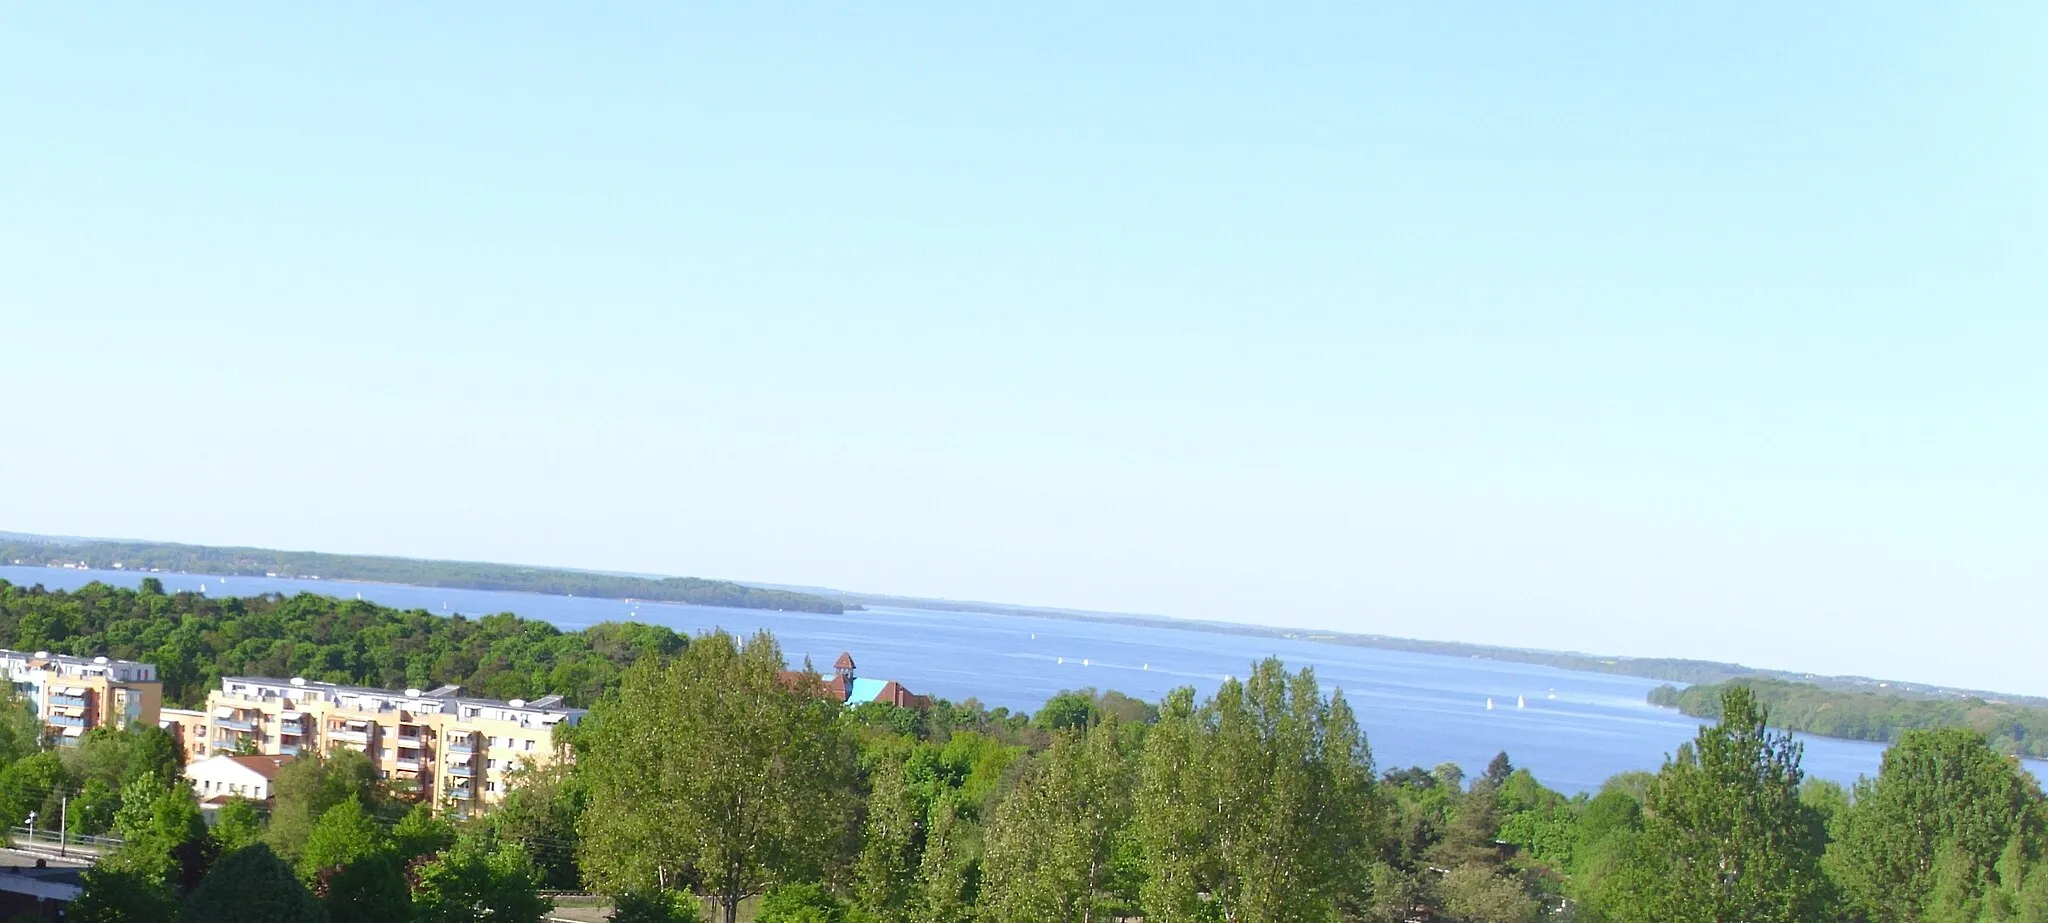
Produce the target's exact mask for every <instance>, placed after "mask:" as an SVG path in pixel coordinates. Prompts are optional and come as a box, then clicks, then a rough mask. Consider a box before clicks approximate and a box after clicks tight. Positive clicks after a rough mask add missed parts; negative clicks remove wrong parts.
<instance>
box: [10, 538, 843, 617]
mask: <svg viewBox="0 0 2048 923" xmlns="http://www.w3.org/2000/svg"><path fill="white" fill-rule="evenodd" d="M0 561H6V562H9V563H12V562H16V561H19V562H20V563H22V564H32V565H47V564H51V563H60V564H74V565H75V564H84V565H85V566H87V567H90V568H94V569H98V570H114V569H120V570H128V571H143V572H148V571H150V570H159V571H170V572H173V573H190V574H217V575H220V576H224V577H299V578H319V579H324V580H362V581H367V582H372V583H402V584H405V585H407V586H430V587H442V588H445V589H451V590H494V591H500V592H511V593H542V594H547V595H551V596H592V597H597V598H599V599H645V600H654V601H659V602H672V603H689V604H691V605H697V606H728V607H731V608H735V609H782V610H788V611H791V612H829V613H839V612H844V611H846V606H845V604H843V603H841V602H840V601H839V600H837V599H830V598H827V597H824V596H817V595H813V594H810V593H795V592H791V591H788V590H770V589H764V588H761V587H752V586H747V585H745V584H739V583H733V582H731V581H727V580H703V579H699V578H697V577H633V576H626V575H621V574H602V573H596V572H593V571H581V570H564V569H560V568H548V567H522V566H520V565H516V564H489V563H484V562H479V561H422V560H417V559H414V558H391V557H382V556H377V555H360V554H326V553H323V552H317V551H277V550H273V549H269V548H221V547H213V546H208V545H177V544H170V543H165V542H107V541H77V542H60V541H55V540H35V541H26V540H14V541H0Z"/></svg>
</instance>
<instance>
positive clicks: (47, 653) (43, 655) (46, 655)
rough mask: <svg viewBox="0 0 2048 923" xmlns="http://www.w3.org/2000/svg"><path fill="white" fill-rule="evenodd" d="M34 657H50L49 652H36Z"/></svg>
mask: <svg viewBox="0 0 2048 923" xmlns="http://www.w3.org/2000/svg"><path fill="white" fill-rule="evenodd" d="M36 656H37V657H48V656H50V652H49V651H37V652H36Z"/></svg>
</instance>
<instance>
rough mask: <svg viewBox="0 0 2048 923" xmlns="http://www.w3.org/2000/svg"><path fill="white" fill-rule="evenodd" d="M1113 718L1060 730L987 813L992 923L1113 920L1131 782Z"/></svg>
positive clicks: (986, 893) (986, 900)
mask: <svg viewBox="0 0 2048 923" xmlns="http://www.w3.org/2000/svg"><path fill="white" fill-rule="evenodd" d="M1120 741H1121V736H1120V734H1119V733H1118V730H1117V724H1116V720H1115V719H1114V718H1107V719H1105V720H1104V721H1102V722H1101V723H1099V724H1096V725H1094V726H1092V727H1089V728H1088V729H1087V731H1085V732H1079V731H1073V730H1063V731H1060V732H1058V736H1057V737H1056V738H1055V739H1054V741H1053V745H1052V747H1051V748H1050V749H1048V750H1046V752H1045V753H1044V754H1043V755H1041V756H1040V758H1039V760H1038V762H1037V764H1036V765H1035V766H1033V767H1032V770H1031V772H1030V775H1029V776H1028V777H1027V778H1026V779H1025V780H1024V782H1023V784H1021V785H1019V786H1017V787H1016V788H1015V789H1013V790H1012V791H1011V792H1010V793H1009V795H1008V796H1007V797H1005V798H1004V799H1003V800H1002V801H1000V802H998V803H997V805H996V809H995V816H994V817H993V818H991V819H990V821H989V826H988V833H987V844H986V847H985V848H986V853H985V858H984V859H983V868H984V873H983V883H982V891H981V909H982V919H984V920H987V921H991V923H1038V921H1047V923H1054V921H1057V923H1095V921H1101V920H1109V919H1112V918H1114V917H1115V916H1116V915H1117V914H1116V911H1117V909H1118V908H1120V907H1125V906H1128V903H1129V901H1128V898H1129V897H1132V896H1135V895H1131V894H1128V893H1125V894H1119V893H1118V892H1119V890H1124V891H1128V889H1119V888H1118V887H1117V885H1118V884H1119V881H1118V874H1117V873H1118V865H1117V858H1118V853H1119V850H1118V847H1119V845H1120V844H1121V842H1122V840H1123V839H1124V838H1125V837H1126V836H1128V829H1127V828H1128V825H1129V822H1130V811H1131V793H1132V788H1133V785H1134V782H1135V780H1134V779H1133V778H1132V776H1131V772H1130V767H1131V764H1130V761H1129V760H1128V759H1127V758H1126V755H1125V753H1124V751H1123V748H1122V746H1121V743H1120Z"/></svg>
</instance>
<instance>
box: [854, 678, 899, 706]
mask: <svg viewBox="0 0 2048 923" xmlns="http://www.w3.org/2000/svg"><path fill="white" fill-rule="evenodd" d="M888 685H889V681H888V680H885V679H860V678H858V677H856V678H855V679H854V681H853V689H852V690H850V691H848V692H847V694H846V704H848V705H859V704H860V703H862V702H872V701H874V700H875V697H877V696H879V695H881V694H882V689H883V688H884V687H886V686H888Z"/></svg>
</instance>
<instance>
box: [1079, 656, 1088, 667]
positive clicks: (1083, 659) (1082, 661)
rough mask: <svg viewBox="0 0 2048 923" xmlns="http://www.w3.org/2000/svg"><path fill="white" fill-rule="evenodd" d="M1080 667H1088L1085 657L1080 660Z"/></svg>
mask: <svg viewBox="0 0 2048 923" xmlns="http://www.w3.org/2000/svg"><path fill="white" fill-rule="evenodd" d="M1081 665H1082V666H1084V667H1085V666H1087V665H1088V658H1086V657H1083V658H1081Z"/></svg>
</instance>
